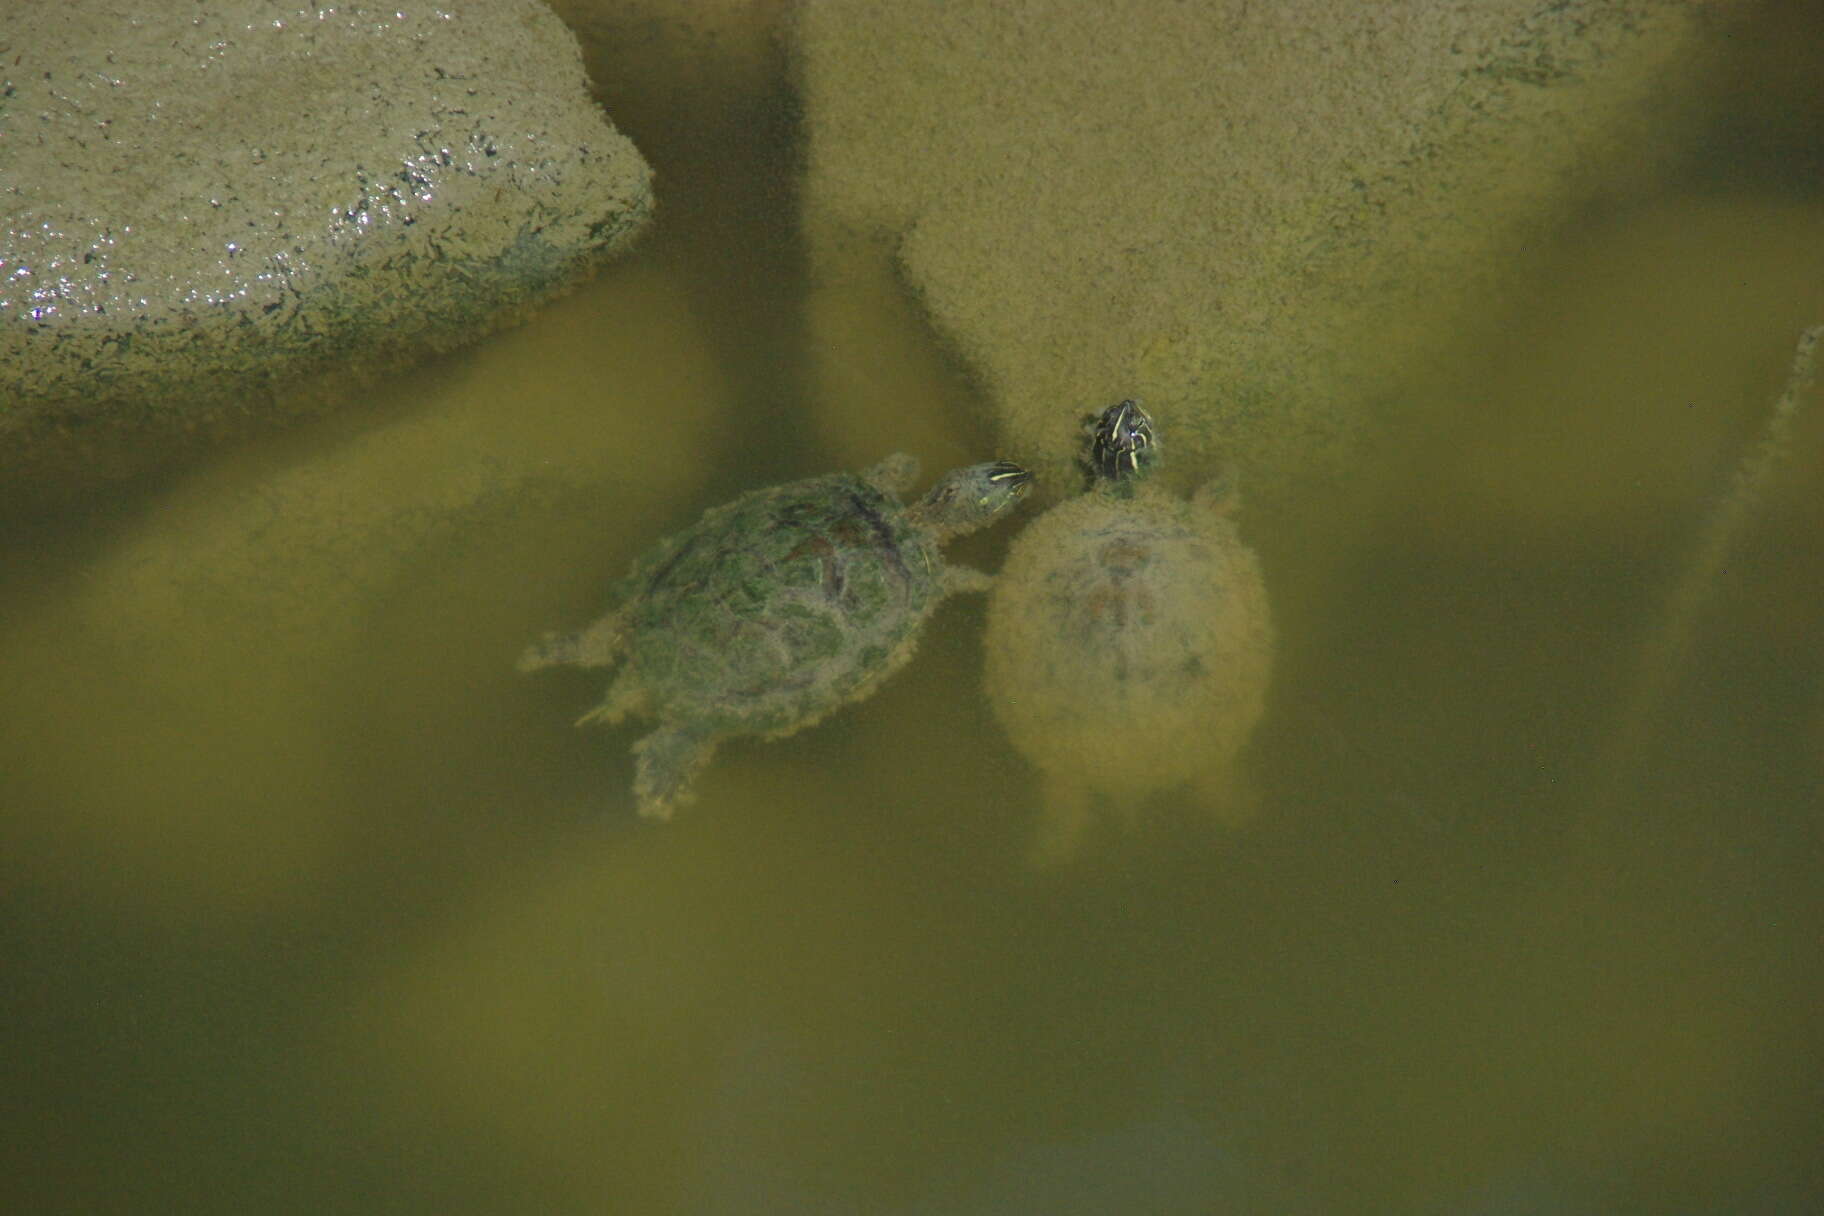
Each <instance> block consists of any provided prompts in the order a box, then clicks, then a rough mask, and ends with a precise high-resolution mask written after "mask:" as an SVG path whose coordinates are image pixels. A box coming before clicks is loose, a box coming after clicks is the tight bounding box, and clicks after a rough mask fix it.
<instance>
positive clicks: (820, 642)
mask: <svg viewBox="0 0 1824 1216" xmlns="http://www.w3.org/2000/svg"><path fill="white" fill-rule="evenodd" d="M942 563H943V559H942V557H941V555H940V554H939V553H938V551H937V548H936V546H935V545H934V544H933V543H932V542H931V540H930V538H928V537H927V536H926V535H925V534H924V533H923V532H921V531H920V530H919V529H918V528H916V527H914V526H913V524H912V522H911V521H910V520H909V519H908V517H907V514H906V510H905V508H904V507H903V506H902V505H901V504H900V503H899V501H898V500H897V499H895V498H894V497H893V496H892V495H890V494H888V493H886V492H885V491H883V490H881V489H880V488H879V487H877V486H875V485H873V484H871V483H869V482H867V481H865V480H863V479H862V478H860V477H857V476H854V475H852V474H846V473H842V474H833V475H830V476H826V477H814V478H810V479H808V480H805V481H798V482H792V483H791V484H789V485H783V486H775V487H772V488H770V489H765V490H755V491H753V492H752V493H749V494H745V495H743V496H742V497H740V498H737V499H735V500H734V501H733V502H730V503H727V504H725V505H723V506H720V507H716V508H714V509H713V510H710V511H709V512H707V513H705V514H704V516H703V518H702V519H700V520H698V521H697V522H696V523H695V524H694V525H692V526H691V527H689V528H686V529H685V530H684V531H682V532H679V533H676V534H675V535H672V536H670V537H667V538H666V539H665V540H664V541H662V542H660V543H659V545H657V546H656V547H655V548H654V549H653V550H652V552H650V553H649V554H647V555H646V556H645V557H644V558H642V559H641V560H640V562H639V563H637V564H636V565H635V567H634V569H633V571H632V572H631V573H630V574H629V575H628V576H627V579H626V581H625V582H624V583H623V584H622V588H621V596H622V602H623V603H625V604H626V605H627V606H628V611H629V619H628V633H629V641H630V643H631V645H630V653H629V656H628V667H629V673H630V674H631V676H632V678H634V679H635V680H636V681H637V682H638V684H639V685H640V686H641V687H642V688H643V689H644V691H645V693H646V696H647V698H648V701H649V703H650V704H651V706H652V707H653V708H655V709H657V710H659V711H661V712H662V713H663V714H664V715H665V716H667V717H671V718H675V719H686V720H691V721H697V722H701V723H703V724H705V725H707V726H712V727H715V728H718V729H724V730H729V731H738V732H741V733H757V734H770V735H779V734H787V733H790V732H791V731H794V730H796V729H798V728H799V727H802V726H807V725H809V724H810V723H812V722H814V721H816V720H817V719H819V718H821V717H823V716H824V715H825V714H827V713H829V712H830V711H831V710H833V709H835V708H837V707H838V706H840V705H843V704H845V703H846V702H848V701H851V700H855V699H857V698H859V697H861V696H864V695H866V693H867V692H869V691H871V690H872V688H873V686H874V685H875V684H876V683H878V682H879V681H880V680H881V679H883V678H885V677H886V676H887V675H888V674H890V673H891V672H892V671H893V670H894V669H895V668H896V667H898V666H899V664H900V663H902V662H903V661H904V660H905V659H906V658H907V657H908V656H909V654H910V651H911V646H912V643H913V639H914V636H915V635H916V633H917V631H918V628H919V626H920V624H921V623H922V622H923V621H924V619H925V617H926V616H928V615H929V614H930V612H931V610H932V608H933V607H935V605H936V603H937V601H938V600H939V599H940V598H941V596H940V594H939V592H940V586H939V584H940V578H939V575H940V573H941V571H942V569H943V564H942Z"/></svg>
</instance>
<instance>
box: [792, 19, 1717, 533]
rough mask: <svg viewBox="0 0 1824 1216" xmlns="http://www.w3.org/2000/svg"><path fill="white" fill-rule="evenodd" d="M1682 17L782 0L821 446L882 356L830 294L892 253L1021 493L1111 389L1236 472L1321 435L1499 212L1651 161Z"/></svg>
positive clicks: (1270, 479) (1575, 192)
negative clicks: (804, 145)
mask: <svg viewBox="0 0 1824 1216" xmlns="http://www.w3.org/2000/svg"><path fill="white" fill-rule="evenodd" d="M1717 20H1721V18H1720V17H1719V18H1717ZM1706 21H1707V18H1706V16H1705V9H1704V6H1702V5H1698V4H1694V3H1689V2H1687V0H1636V2H1628V0H1570V2H1565V0H1549V2H1547V0H1488V2H1486V3H1480V4H1475V5H1431V4H1401V5H1383V4H1368V5H1363V4H1353V3H1335V2H1334V0H1293V2H1291V3H1279V4H1254V3H1247V2H1246V0H1227V2H1224V3H1212V4H1199V5H1161V4H1157V3H1154V2H1152V0H1113V2H1111V3H1108V4H1101V5H1093V6H1091V5H1083V4H1077V3H1073V2H1070V0H1009V2H1007V3H997V4H992V5H986V4H984V5H962V6H958V5H950V4H944V3H940V2H938V0H911V2H909V3H901V4H893V5H880V4H873V3H868V2H865V0H821V2H819V3H814V4H809V5H806V6H804V8H803V9H802V11H801V15H800V19H799V21H798V23H797V27H796V42H795V45H796V54H797V69H796V70H797V73H798V78H799V85H800V88H801V90H802V93H803V96H804V106H805V113H806V115H807V124H808V128H809V129H808V135H809V140H808V146H809V154H808V175H807V182H806V189H805V194H806V212H807V217H806V224H807V233H808V239H809V243H810V246H811V250H812V255H813V267H814V269H813V273H814V276H815V282H816V285H817V289H818V290H817V294H816V295H815V296H814V297H813V299H812V301H811V303H810V305H809V316H810V319H811V322H812V324H813V326H814V327H815V328H816V330H817V337H816V341H815V342H814V343H813V348H814V349H815V350H816V351H817V357H818V359H819V362H820V368H819V375H820V377H821V379H822V384H821V386H820V389H819V394H820V396H821V397H822V398H823V400H824V401H825V402H826V403H827V408H826V419H827V425H828V426H829V427H830V429H831V430H832V431H833V432H835V434H836V444H837V448H838V451H840V452H841V453H842V454H843V455H844V457H845V458H846V457H847V456H848V455H849V452H848V447H849V446H850V445H848V444H846V443H845V441H844V439H843V437H842V433H841V432H842V428H843V427H844V426H845V425H848V423H847V422H846V419H847V417H848V414H847V412H846V407H845V406H844V403H845V402H852V401H853V400H855V399H856V395H857V393H858V392H860V391H863V390H865V389H868V388H870V387H873V386H871V385H868V384H865V383H858V376H859V377H861V378H865V374H866V369H868V368H870V367H875V366H880V365H882V364H883V363H888V364H890V363H891V362H893V359H892V357H891V356H890V355H883V353H882V346H883V343H885V342H888V341H890V339H889V338H887V337H885V336H883V334H882V333H881V332H879V331H878V330H877V329H868V328H858V327H857V326H856V325H855V323H854V321H853V316H854V310H853V308H852V307H851V306H850V305H851V302H852V301H853V300H854V299H855V298H856V297H857V296H858V295H863V296H865V295H869V294H885V293H886V292H888V291H890V290H891V288H892V284H891V282H890V278H889V276H891V275H893V274H897V275H900V276H902V277H903V279H904V281H905V282H906V283H907V284H908V285H909V286H910V288H911V290H912V291H913V292H914V293H916V296H917V298H918V300H919V301H920V303H921V304H922V306H923V308H924V309H925V310H926V313H927V315H928V317H929V319H930V321H931V322H932V323H933V324H934V325H935V326H936V328H937V329H938V330H939V332H940V333H941V334H942V335H943V336H944V338H945V339H946V340H947V341H948V342H949V343H950V344H951V345H952V347H953V348H954V349H955V351H957V352H958V353H960V355H961V356H962V358H963V359H964V360H965V361H966V363H967V365H968V367H969V370H970V372H971V373H972V375H973V376H974V377H975V378H976V379H977V381H978V382H979V384H980V386H981V387H982V388H983V389H984V390H985V392H986V394H987V395H988V397H989V398H990V400H991V402H992V404H993V406H994V408H995V410H996V412H997V420H998V422H999V424H1000V429H1001V431H1002V434H1003V438H1004V443H1003V447H1002V451H1003V453H1004V454H1005V455H1008V456H1011V457H1013V458H1016V459H1018V460H1019V461H1020V462H1021V463H1023V464H1027V465H1029V466H1031V467H1033V468H1034V469H1035V471H1037V472H1038V473H1039V474H1040V480H1041V483H1046V484H1047V487H1048V488H1047V492H1049V493H1053V494H1055V493H1057V492H1059V491H1060V490H1061V489H1063V488H1065V487H1068V486H1069V485H1070V484H1072V478H1071V476H1070V463H1071V459H1072V456H1073V454H1074V452H1073V443H1074V441H1075V438H1076V435H1077V433H1078V432H1077V427H1076V422H1077V419H1078V418H1079V417H1080V415H1081V414H1082V413H1083V412H1084V411H1086V410H1087V409H1090V408H1093V407H1094V406H1095V404H1096V403H1098V402H1101V401H1107V400H1114V399H1118V398H1121V397H1125V396H1140V397H1142V398H1144V399H1145V400H1146V402H1147V405H1148V407H1149V408H1152V409H1156V410H1157V411H1159V412H1160V413H1161V414H1162V415H1168V416H1170V417H1171V418H1172V419H1173V420H1174V435H1175V436H1176V440H1177V441H1176V445H1175V446H1176V451H1177V452H1178V453H1179V454H1180V455H1181V456H1182V457H1183V459H1182V460H1181V461H1180V462H1177V463H1176V464H1175V468H1176V469H1179V470H1182V471H1183V475H1184V476H1187V477H1189V476H1194V475H1196V474H1198V473H1200V472H1204V471H1208V470H1210V469H1211V468H1213V466H1214V464H1215V463H1217V462H1218V461H1220V462H1232V463H1234V464H1235V465H1237V466H1239V467H1240V468H1241V469H1242V470H1243V471H1244V472H1245V473H1246V484H1247V486H1248V493H1249V498H1250V501H1251V502H1256V503H1259V502H1263V501H1265V500H1267V499H1269V498H1271V497H1272V496H1273V495H1274V494H1275V493H1276V492H1278V491H1280V490H1281V488H1282V486H1283V484H1284V480H1285V475H1287V474H1288V473H1295V472H1309V471H1310V470H1311V469H1312V468H1314V467H1321V466H1323V465H1324V464H1326V463H1327V462H1326V461H1325V460H1324V459H1323V458H1324V457H1325V456H1326V455H1328V456H1330V457H1335V456H1336V455H1339V454H1341V453H1343V452H1346V451H1347V450H1348V449H1349V447H1350V442H1349V441H1350V440H1352V439H1353V438H1354V437H1355V436H1356V434H1357V433H1358V432H1359V431H1360V430H1361V423H1362V421H1363V419H1364V417H1366V416H1368V415H1370V414H1371V413H1372V412H1373V411H1374V410H1375V409H1376V408H1378V407H1381V406H1384V405H1385V404H1386V401H1387V399H1388V398H1389V397H1390V396H1391V395H1392V394H1393V393H1394V392H1395V391H1396V389H1394V388H1392V387H1390V386H1395V385H1397V383H1398V377H1399V375H1400V374H1402V373H1403V371H1404V370H1405V367H1406V365H1409V364H1411V363H1414V362H1417V361H1420V360H1423V359H1424V358H1425V357H1426V355H1427V352H1428V350H1429V349H1431V347H1430V344H1432V343H1434V342H1436V341H1437V338H1438V335H1439V334H1440V333H1446V332H1449V331H1450V330H1452V329H1453V328H1456V329H1460V328H1461V327H1462V325H1464V324H1465V323H1466V321H1465V319H1466V318H1469V317H1473V315H1474V313H1473V305H1472V302H1473V301H1474V300H1476V299H1477V298H1478V293H1479V292H1481V293H1487V292H1490V291H1493V290H1495V287H1494V286H1492V285H1493V284H1497V283H1499V282H1501V281H1502V280H1501V279H1500V278H1499V277H1498V276H1499V274H1500V268H1501V267H1503V266H1504V265H1507V264H1508V261H1507V259H1511V258H1513V257H1515V256H1517V251H1519V250H1521V249H1523V248H1524V246H1525V242H1526V241H1527V240H1528V239H1530V238H1532V237H1535V236H1537V235H1538V234H1539V233H1540V232H1541V231H1543V230H1544V229H1545V228H1546V227H1547V226H1548V225H1550V224H1551V223H1553V222H1554V221H1556V220H1559V219H1561V218H1562V217H1563V216H1564V215H1565V213H1566V212H1567V210H1568V209H1569V207H1571V206H1573V205H1575V204H1576V203H1578V202H1580V201H1582V200H1584V199H1587V198H1588V197H1590V196H1591V195H1592V194H1594V193H1600V192H1601V191H1603V190H1604V189H1611V188H1614V183H1615V182H1616V181H1618V180H1623V181H1625V180H1628V179H1629V176H1630V175H1631V176H1632V179H1633V180H1635V181H1639V180H1645V179H1648V178H1650V177H1651V176H1652V175H1653V174H1654V173H1655V171H1656V170H1657V169H1659V168H1660V167H1662V166H1663V163H1664V159H1663V155H1662V154H1663V153H1664V152H1665V150H1666V147H1667V145H1668V142H1669V141H1668V138H1667V136H1666V134H1665V130H1664V127H1665V125H1666V123H1667V120H1668V119H1671V120H1673V121H1674V122H1675V121H1676V115H1674V114H1671V113H1669V111H1668V110H1667V108H1666V107H1665V106H1664V105H1663V99H1664V98H1665V96H1666V95H1667V92H1668V91H1667V90H1665V88H1664V86H1665V84H1666V82H1667V81H1668V80H1677V79H1678V77H1679V76H1680V75H1681V74H1685V75H1688V74H1689V72H1690V70H1691V68H1692V65H1693V64H1694V63H1695V62H1698V61H1699V60H1700V58H1701V55H1702V52H1703V47H1704V46H1705V43H1706V37H1707V36H1708V35H1707V30H1708V27H1707V24H1706ZM1656 157H1657V158H1658V159H1656ZM858 369H859V372H858ZM930 398H931V394H930V393H928V392H927V393H925V394H924V400H925V401H926V402H928V401H929V400H930ZM909 425H910V424H909ZM908 433H909V434H914V437H916V436H915V433H914V432H911V431H908ZM911 441H912V440H908V442H911ZM853 446H856V447H860V446H863V445H860V444H857V445H853ZM1329 467H1332V468H1334V467H1335V466H1334V464H1330V466H1329Z"/></svg>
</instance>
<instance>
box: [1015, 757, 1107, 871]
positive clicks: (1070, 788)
mask: <svg viewBox="0 0 1824 1216" xmlns="http://www.w3.org/2000/svg"><path fill="white" fill-rule="evenodd" d="M1043 799H1044V810H1043V811H1042V812H1041V814H1040V817H1039V830H1038V832H1037V833H1036V835H1035V836H1034V838H1033V842H1032V845H1031V846H1030V847H1029V848H1028V850H1027V853H1026V864H1027V866H1028V867H1029V868H1031V869H1034V870H1054V869H1057V868H1058V867H1059V866H1062V865H1064V864H1065V863H1067V862H1069V861H1071V860H1073V859H1074V858H1075V857H1076V856H1077V853H1078V851H1079V850H1080V849H1081V848H1082V846H1083V837H1084V835H1085V834H1086V833H1087V831H1088V828H1089V821H1090V802H1091V793H1090V789H1089V787H1088V786H1086V785H1083V784H1082V783H1081V782H1078V781H1074V780H1067V779H1065V778H1061V777H1046V778H1044V780H1043Z"/></svg>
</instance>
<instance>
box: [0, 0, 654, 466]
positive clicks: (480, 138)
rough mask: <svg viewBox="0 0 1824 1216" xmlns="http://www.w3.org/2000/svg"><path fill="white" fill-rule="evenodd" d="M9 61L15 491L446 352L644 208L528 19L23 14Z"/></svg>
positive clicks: (632, 162) (576, 72)
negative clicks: (31, 468)
mask: <svg viewBox="0 0 1824 1216" xmlns="http://www.w3.org/2000/svg"><path fill="white" fill-rule="evenodd" d="M4 42H5V44H6V50H7V54H6V56H5V61H4V64H3V65H0V73H3V79H0V217H3V220H4V222H3V224H0V440H3V441H4V443H5V446H6V447H7V449H9V455H8V459H7V460H6V461H4V462H0V472H4V471H5V469H6V466H7V465H10V464H16V463H17V462H19V461H20V460H22V459H23V458H24V454H25V453H28V452H30V451H32V450H33V449H34V448H36V447H39V446H46V447H49V448H52V449H57V448H58V446H59V442H60V441H61V442H62V443H63V444H65V445H67V444H69V443H70V442H75V443H76V444H77V446H78V448H79V449H84V448H87V447H88V446H90V445H88V444H87V442H86V437H87V436H89V435H92V434H94V433H95V432H96V431H97V430H104V431H105V430H107V429H108V428H97V427H95V426H93V424H95V423H98V422H103V421H105V422H111V423H117V424H122V423H124V424H126V427H127V429H128V430H129V431H132V432H138V433H146V432H151V433H164V432H167V431H181V430H189V429H193V428H195V427H196V426H198V425H199V424H202V423H206V422H209V421H211V420H213V419H216V418H218V417H220V416H222V415H223V413H224V406H229V405H232V408H233V409H235V410H238V411H246V410H254V411H257V410H260V409H262V408H267V407H268V406H269V404H270V402H271V401H272V400H273V398H274V396H275V395H276V394H280V393H283V392H284V391H286V390H287V389H288V388H293V387H295V386H297V385H299V384H300V383H301V382H302V381H304V380H305V379H306V378H309V379H310V380H313V381H321V379H322V378H323V377H325V376H326V375H327V374H329V373H344V372H351V371H359V370H363V369H371V368H378V367H385V366H392V365H397V364H399V363H402V362H406V361H409V360H411V359H412V358H415V357H417V356H419V355H421V354H423V353H424V352H425V351H427V350H434V349H443V348H449V347H452V346H454V345H457V344H459V343H461V342H464V341H466V340H469V339H471V338H473V337H475V336H477V335H478V334H480V333H482V332H485V331H487V330H488V329H490V328H493V327H494V326H496V325H498V324H500V323H502V322H503V321H506V320H510V319H513V318H514V317H516V316H517V315H519V314H520V313H522V312H523V311H524V310H525V309H526V308H527V307H528V306H530V305H533V304H536V303H537V302H539V301H541V300H542V299H544V298H546V297H547V296H549V295H550V294H551V293H552V292H553V291H555V290H558V289H560V288H562V287H564V286H566V285H568V284H569V283H571V282H573V281H574V280H575V279H576V277H577V276H578V275H579V274H580V273H581V272H583V271H585V270H586V269H588V268H589V267H590V266H591V265H592V264H593V263H595V262H596V261H598V260H599V259H600V258H601V257H603V256H604V255H606V254H609V253H612V252H614V251H616V250H618V249H619V248H621V247H622V246H624V245H625V244H626V242H627V241H628V240H629V239H630V238H631V237H632V236H633V235H634V234H635V233H636V232H637V231H638V230H639V229H640V227H641V226H642V225H643V224H644V222H645V221H646V219H647V217H648V215H649V213H650V211H651V206H652V196H651V190H650V173H649V170H648V169H647V167H646V165H645V163H644V162H643V161H642V160H641V158H640V156H639V154H638V153H637V152H636V151H635V150H634V148H633V146H632V144H631V143H630V142H629V141H628V140H627V139H626V138H625V137H624V136H622V135H620V134H619V133H618V132H616V131H615V130H614V128H613V127H612V126H611V125H610V124H609V123H608V122H607V121H606V120H605V118H604V116H603V115H602V113H601V111H600V109H599V108H598V107H597V106H596V105H595V104H594V103H593V102H592V101H591V100H590V98H589V96H588V92H587V82H586V80H585V78H584V74H583V69H582V61H581V56H580V54H579V52H578V49H577V46H576V42H575V39H574V38H573V37H572V35H571V34H570V32H569V31H568V30H567V29H566V28H565V27H564V26H563V25H562V24H561V23H560V22H559V21H558V20H557V19H556V18H555V17H554V16H553V15H552V14H551V13H550V12H549V10H547V9H546V8H544V7H543V5H542V4H540V3H538V2H537V0H457V2H455V3H452V4H447V5H443V6H440V7H437V8H431V7H418V6H411V7H408V8H404V9H398V10H395V9H394V8H392V7H387V8H384V9H382V8H364V7H359V6H347V7H343V6H337V7H334V8H322V9H313V8H304V7H299V6H296V5H293V4H274V3H268V2H262V0H225V2H223V3H215V4H210V5H201V6H199V5H153V6H150V7H147V6H143V5H123V4H113V3H98V4H82V5H76V6H70V5H67V4H63V3H60V2H59V0H14V3H13V4H12V5H10V6H9V13H8V21H7V22H6V28H5V31H4ZM331 378H332V380H334V379H336V378H335V377H331ZM336 382H338V383H340V382H341V381H340V380H336ZM105 446H106V445H103V447H104V448H105ZM96 454H97V455H98V456H99V455H101V453H100V452H97V453H96Z"/></svg>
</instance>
